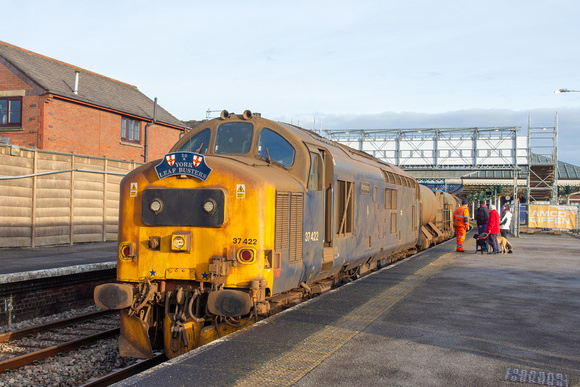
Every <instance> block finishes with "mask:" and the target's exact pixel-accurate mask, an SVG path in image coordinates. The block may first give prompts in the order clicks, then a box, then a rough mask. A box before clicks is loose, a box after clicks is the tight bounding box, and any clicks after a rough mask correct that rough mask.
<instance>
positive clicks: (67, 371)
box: [0, 306, 135, 387]
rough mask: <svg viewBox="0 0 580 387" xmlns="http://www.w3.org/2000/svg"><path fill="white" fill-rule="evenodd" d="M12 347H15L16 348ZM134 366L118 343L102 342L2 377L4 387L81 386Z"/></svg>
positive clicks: (63, 316)
mask: <svg viewBox="0 0 580 387" xmlns="http://www.w3.org/2000/svg"><path fill="white" fill-rule="evenodd" d="M97 310H99V308H97V307H95V306H92V307H89V308H85V309H77V310H73V311H69V312H65V313H60V314H57V315H53V316H48V317H42V318H37V319H33V320H29V321H23V322H21V323H17V324H12V325H11V326H9V327H8V326H3V327H0V332H1V333H4V332H8V331H14V330H19V329H24V328H27V327H30V326H34V325H38V324H45V323H48V322H50V321H54V320H62V319H66V318H69V317H74V316H77V315H81V314H85V313H88V312H93V311H97ZM3 344H4V345H3V346H1V347H0V349H2V351H7V352H9V351H10V345H11V344H7V343H3ZM12 347H14V346H13V345H12ZM133 362H135V359H132V358H125V357H120V356H119V347H118V343H117V340H116V339H106V340H100V341H99V342H98V343H96V344H94V345H91V346H90V347H86V348H84V349H81V350H78V351H74V352H71V353H68V354H64V355H62V356H54V357H50V358H48V359H45V360H44V361H42V362H41V363H40V364H35V365H29V366H24V367H21V368H19V369H17V370H14V371H6V372H3V373H0V387H4V386H10V387H21V386H35V387H36V386H81V385H83V384H84V383H85V382H87V381H88V380H89V379H91V378H96V377H100V376H103V375H106V374H108V373H110V372H111V371H112V370H114V369H116V368H122V367H125V366H127V365H129V364H132V363H133Z"/></svg>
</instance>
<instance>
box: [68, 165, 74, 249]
mask: <svg viewBox="0 0 580 387" xmlns="http://www.w3.org/2000/svg"><path fill="white" fill-rule="evenodd" d="M70 169H71V171H70V235H69V238H70V240H69V242H70V245H71V246H72V245H73V237H74V235H73V234H74V230H73V229H74V214H75V171H74V169H75V155H74V154H72V153H71V158H70Z"/></svg>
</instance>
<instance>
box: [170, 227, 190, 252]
mask: <svg viewBox="0 0 580 387" xmlns="http://www.w3.org/2000/svg"><path fill="white" fill-rule="evenodd" d="M171 250H173V251H190V250H191V232H189V231H176V232H174V233H173V234H171Z"/></svg>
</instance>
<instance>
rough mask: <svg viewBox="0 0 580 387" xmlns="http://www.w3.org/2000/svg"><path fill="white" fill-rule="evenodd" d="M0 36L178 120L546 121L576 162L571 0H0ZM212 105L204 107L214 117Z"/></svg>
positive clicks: (578, 104) (319, 124)
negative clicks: (250, 115) (130, 92)
mask: <svg viewBox="0 0 580 387" xmlns="http://www.w3.org/2000/svg"><path fill="white" fill-rule="evenodd" d="M2 14H3V15H4V17H2V21H0V40H2V41H5V42H7V43H10V44H13V45H16V46H19V47H22V48H24V49H27V50H30V51H34V52H37V53H39V54H42V55H45V56H48V57H51V58H54V59H58V60H60V61H63V62H67V63H70V64H73V65H75V66H78V67H81V68H84V69H86V70H90V71H93V72H96V73H99V74H102V75H105V76H107V77H110V78H114V79H117V80H119V81H122V82H126V83H129V84H132V85H135V86H137V87H138V88H139V90H140V91H141V92H143V93H144V94H146V95H147V96H148V97H150V98H151V99H153V98H158V103H159V104H160V105H161V106H163V107H164V108H165V109H166V110H168V111H169V112H170V113H171V114H173V115H174V116H175V117H176V118H178V119H181V120H200V119H204V118H205V117H206V111H207V110H212V111H221V110H222V109H227V110H228V111H230V112H236V113H242V112H243V111H244V110H246V109H249V110H251V111H253V112H260V113H261V114H262V116H263V117H265V118H269V119H273V120H276V121H284V122H291V123H294V124H299V125H300V126H302V127H305V128H307V129H317V130H321V129H322V130H328V129H399V128H450V127H490V126H518V127H520V128H521V132H520V133H521V135H526V133H527V128H528V117H530V116H531V122H532V126H534V127H542V126H549V127H553V126H555V122H556V121H555V120H556V114H557V115H558V132H559V144H558V151H559V159H560V160H561V161H565V162H568V163H572V164H575V165H580V152H579V151H578V148H579V146H580V135H579V133H580V92H578V93H576V92H570V93H560V94H555V93H554V91H555V90H557V89H561V88H566V89H570V90H579V91H580V49H579V48H580V45H579V44H578V37H579V36H580V23H578V16H579V15H580V2H578V1H577V0H543V1H539V0H510V1H505V0H503V1H496V0H488V1H465V0H464V1H449V0H439V1H432V0H431V1H420V0H405V1H402V0H398V1H394V0H377V1H374V0H356V1H340V0H333V1H326V0H322V1H317V0H295V1H284V2H282V1H272V0H270V1H251V0H247V1H229V0H226V1H207V0H206V1H196V0H191V1H171V0H167V1H165V2H159V1H149V0H142V1H125V0H117V1H108V0H102V1H99V2H95V1H93V2H84V1H83V2H79V1H60V0H53V1H50V2H46V1H42V2H41V1H37V0H27V1H20V2H16V1H10V2H8V1H6V2H3V5H2ZM218 114H219V113H217V112H212V113H211V115H212V116H217V115H218Z"/></svg>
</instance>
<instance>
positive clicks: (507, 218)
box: [499, 204, 512, 238]
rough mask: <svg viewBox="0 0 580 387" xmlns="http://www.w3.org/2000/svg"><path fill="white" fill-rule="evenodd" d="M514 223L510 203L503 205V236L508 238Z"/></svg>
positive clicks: (501, 224) (500, 222)
mask: <svg viewBox="0 0 580 387" xmlns="http://www.w3.org/2000/svg"><path fill="white" fill-rule="evenodd" d="M511 224H512V213H511V211H510V206H509V204H506V205H504V206H503V213H502V215H501V220H500V221H499V230H500V232H501V236H502V237H504V238H507V236H508V234H509V232H510V226H511Z"/></svg>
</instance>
